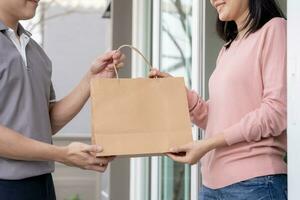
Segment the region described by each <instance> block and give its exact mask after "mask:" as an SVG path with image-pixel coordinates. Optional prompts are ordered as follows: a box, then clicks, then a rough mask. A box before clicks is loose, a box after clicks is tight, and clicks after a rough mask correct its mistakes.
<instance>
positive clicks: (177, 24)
mask: <svg viewBox="0 0 300 200" xmlns="http://www.w3.org/2000/svg"><path fill="white" fill-rule="evenodd" d="M161 16H162V18H161V24H160V26H161V70H162V71H164V72H168V73H170V74H172V75H174V76H181V77H184V78H185V82H186V85H187V86H188V87H190V86H191V66H192V56H191V55H192V27H191V24H192V0H161ZM160 166H161V170H160V171H161V199H162V200H188V199H190V196H189V195H190V167H189V166H188V165H184V164H179V163H175V162H173V161H172V160H171V159H169V158H168V157H162V158H161V160H160Z"/></svg>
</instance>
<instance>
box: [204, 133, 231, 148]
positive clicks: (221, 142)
mask: <svg viewBox="0 0 300 200" xmlns="http://www.w3.org/2000/svg"><path fill="white" fill-rule="evenodd" d="M206 140H207V141H206V142H207V148H208V149H209V151H211V150H213V149H216V148H220V147H225V146H227V143H226V140H225V137H224V134H223V133H220V134H217V135H215V136H213V137H211V138H208V139H206Z"/></svg>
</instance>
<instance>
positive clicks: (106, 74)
mask: <svg viewBox="0 0 300 200" xmlns="http://www.w3.org/2000/svg"><path fill="white" fill-rule="evenodd" d="M124 59H125V55H124V54H122V53H121V52H119V51H110V52H107V53H105V54H104V55H102V56H100V57H98V58H96V60H95V61H94V62H93V63H92V66H91V70H90V72H91V75H92V77H101V78H113V77H115V76H116V74H115V69H114V66H116V68H117V69H118V68H120V67H123V66H124V63H123V62H124Z"/></svg>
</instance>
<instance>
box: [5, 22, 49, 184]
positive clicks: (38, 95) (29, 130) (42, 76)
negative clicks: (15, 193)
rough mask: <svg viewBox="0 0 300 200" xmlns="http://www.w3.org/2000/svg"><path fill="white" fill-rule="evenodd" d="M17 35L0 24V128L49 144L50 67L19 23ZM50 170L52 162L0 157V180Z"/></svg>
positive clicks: (16, 178)
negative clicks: (3, 127)
mask: <svg viewBox="0 0 300 200" xmlns="http://www.w3.org/2000/svg"><path fill="white" fill-rule="evenodd" d="M17 34H18V35H19V36H20V40H19V39H18V37H17V35H16V34H15V33H14V32H13V31H12V30H11V29H9V28H8V27H7V26H5V25H4V24H3V23H2V22H1V21H0V125H1V126H5V127H7V128H9V129H12V130H14V131H16V132H18V133H20V134H22V135H23V136H25V137H28V138H31V139H34V140H37V141H40V142H44V143H48V144H51V143H52V130H51V123H50V116H49V104H50V101H54V100H55V92H54V89H53V87H52V82H51V74H52V64H51V61H50V59H49V58H48V56H47V55H46V54H45V52H44V51H43V49H42V48H41V47H40V46H39V45H38V44H37V43H36V42H35V41H34V40H32V39H31V38H30V33H28V32H27V31H26V30H25V29H24V28H23V27H22V26H21V25H20V24H19V25H18V33H17ZM0 134H1V132H0ZM12 142H13V141H12ZM53 171H54V162H52V161H21V160H13V159H7V158H3V157H0V179H5V180H19V179H24V178H28V177H33V176H38V175H42V174H47V173H51V172H53Z"/></svg>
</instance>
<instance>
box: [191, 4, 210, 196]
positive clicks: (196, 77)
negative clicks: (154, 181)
mask: <svg viewBox="0 0 300 200" xmlns="http://www.w3.org/2000/svg"><path fill="white" fill-rule="evenodd" d="M205 2H206V1H199V0H194V1H193V35H192V38H193V46H192V56H193V59H192V89H193V90H195V91H197V92H198V93H199V94H204V86H205V84H203V83H204V82H205V78H204V75H205V65H204V63H205V52H204V50H205V44H204V41H205V40H204V38H205ZM200 86H202V87H200ZM200 137H201V135H200V131H199V129H198V127H196V126H193V138H194V139H195V140H196V139H199V138H200ZM199 165H200V164H197V165H193V166H192V167H191V196H190V199H191V200H198V194H199V188H200V185H201V173H200V166H199Z"/></svg>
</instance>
